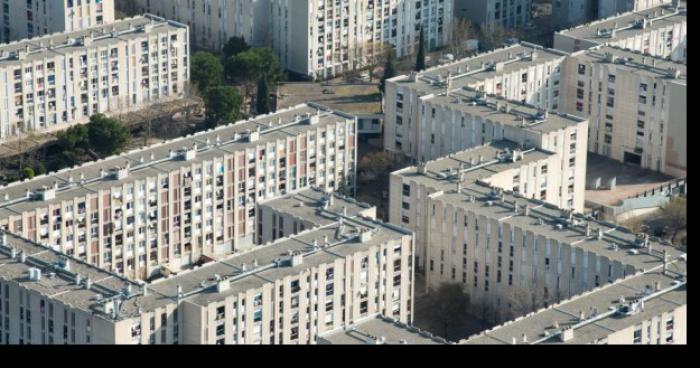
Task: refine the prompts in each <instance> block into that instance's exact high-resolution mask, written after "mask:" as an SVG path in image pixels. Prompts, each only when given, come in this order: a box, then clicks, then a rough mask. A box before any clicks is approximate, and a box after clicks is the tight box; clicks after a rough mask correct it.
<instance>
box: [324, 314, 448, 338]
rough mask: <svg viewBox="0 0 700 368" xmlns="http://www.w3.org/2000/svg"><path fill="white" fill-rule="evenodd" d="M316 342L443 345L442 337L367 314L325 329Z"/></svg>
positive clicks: (395, 320)
mask: <svg viewBox="0 0 700 368" xmlns="http://www.w3.org/2000/svg"><path fill="white" fill-rule="evenodd" d="M318 344H319V345H447V344H450V343H449V342H448V341H446V340H445V339H444V338H442V337H439V336H434V335H433V334H432V333H431V332H429V331H423V330H421V329H419V328H417V327H414V326H411V325H409V324H406V323H403V322H401V321H399V320H398V319H396V318H392V317H387V316H383V315H375V316H369V317H366V318H364V319H362V320H359V321H355V323H354V324H352V325H347V326H343V327H342V328H338V329H336V330H333V331H329V332H326V333H325V334H324V335H322V336H319V337H318Z"/></svg>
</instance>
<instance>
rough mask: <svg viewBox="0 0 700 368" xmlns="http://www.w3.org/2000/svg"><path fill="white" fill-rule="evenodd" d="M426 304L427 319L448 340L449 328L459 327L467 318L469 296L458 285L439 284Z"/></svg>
mask: <svg viewBox="0 0 700 368" xmlns="http://www.w3.org/2000/svg"><path fill="white" fill-rule="evenodd" d="M428 304H429V305H428V306H426V310H427V311H428V313H429V314H430V315H429V316H428V318H429V320H430V321H431V322H432V323H434V324H436V325H437V327H439V328H440V329H441V330H442V337H444V338H445V339H449V338H450V333H449V332H450V331H449V330H450V328H456V327H461V326H462V325H463V324H464V323H465V322H466V321H467V319H468V318H469V315H468V313H469V304H470V299H469V294H467V293H466V292H465V291H464V289H462V286H461V285H459V284H450V283H442V284H440V286H439V287H438V288H437V290H434V291H432V292H431V293H430V298H428Z"/></svg>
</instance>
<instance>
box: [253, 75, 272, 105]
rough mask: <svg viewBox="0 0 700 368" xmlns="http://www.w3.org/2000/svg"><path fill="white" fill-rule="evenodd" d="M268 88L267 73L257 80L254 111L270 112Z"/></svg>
mask: <svg viewBox="0 0 700 368" xmlns="http://www.w3.org/2000/svg"><path fill="white" fill-rule="evenodd" d="M270 110H271V109H270V88H269V86H268V84H267V75H265V74H263V76H262V78H260V79H259V80H258V94H257V98H256V101H255V111H257V113H258V114H269V113H270Z"/></svg>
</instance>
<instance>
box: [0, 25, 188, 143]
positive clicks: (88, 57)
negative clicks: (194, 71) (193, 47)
mask: <svg viewBox="0 0 700 368" xmlns="http://www.w3.org/2000/svg"><path fill="white" fill-rule="evenodd" d="M188 32H189V31H188V29H187V26H185V25H182V24H179V23H175V22H172V21H166V20H164V19H162V18H157V17H154V16H145V17H137V18H130V19H125V20H121V21H119V22H115V23H112V24H110V25H104V26H98V27H93V28H90V29H86V30H82V31H72V32H67V33H60V34H55V35H50V36H44V37H37V38H33V39H31V40H24V41H19V42H13V43H9V44H4V45H0V107H1V108H0V142H1V141H4V140H7V139H11V138H14V137H17V136H18V135H19V134H32V133H47V132H52V131H56V130H63V129H66V128H68V127H70V126H71V125H74V124H82V123H86V122H88V120H89V118H90V116H92V115H94V114H96V113H105V114H108V115H109V114H115V113H120V112H125V111H130V110H134V109H141V108H144V107H147V106H149V105H150V104H152V103H154V102H156V101H162V100H167V99H173V98H178V97H180V96H182V95H183V93H184V89H185V84H186V83H187V81H188V80H189V76H190V70H189V62H190V61H189V36H188Z"/></svg>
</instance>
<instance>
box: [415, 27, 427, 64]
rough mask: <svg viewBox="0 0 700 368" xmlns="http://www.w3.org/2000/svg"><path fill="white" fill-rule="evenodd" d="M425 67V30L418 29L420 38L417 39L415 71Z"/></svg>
mask: <svg viewBox="0 0 700 368" xmlns="http://www.w3.org/2000/svg"><path fill="white" fill-rule="evenodd" d="M424 69H425V32H424V31H423V27H421V29H420V40H419V41H418V54H417V55H416V71H417V72H420V71H422V70H424Z"/></svg>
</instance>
